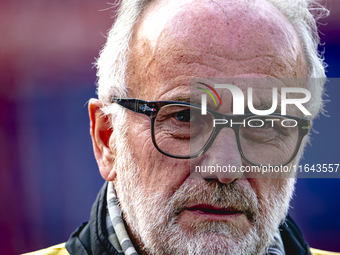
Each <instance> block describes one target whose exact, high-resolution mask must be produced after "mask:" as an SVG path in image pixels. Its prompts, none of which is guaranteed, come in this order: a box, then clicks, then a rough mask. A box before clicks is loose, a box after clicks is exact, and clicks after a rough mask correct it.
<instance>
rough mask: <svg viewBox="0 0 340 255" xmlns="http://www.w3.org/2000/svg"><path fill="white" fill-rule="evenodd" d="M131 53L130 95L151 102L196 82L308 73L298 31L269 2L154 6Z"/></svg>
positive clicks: (191, 1) (192, 1)
mask: <svg viewBox="0 0 340 255" xmlns="http://www.w3.org/2000/svg"><path fill="white" fill-rule="evenodd" d="M131 49H132V52H133V54H132V55H131V61H130V65H129V73H130V74H131V75H130V77H129V79H128V86H129V90H130V91H131V94H133V95H134V97H140V98H144V99H147V100H160V98H161V97H163V95H165V94H167V93H168V92H172V93H175V92H176V90H185V89H188V87H189V83H190V78H193V77H210V78H216V77H218V78H223V77H235V76H237V77H240V76H241V77H242V75H246V76H247V77H249V75H251V74H254V75H255V76H258V75H261V76H262V75H264V76H271V77H277V78H294V77H303V76H304V75H305V72H306V71H305V64H304V58H303V56H302V55H303V54H302V50H301V46H300V43H299V39H298V37H297V35H296V32H295V30H294V28H293V27H292V26H291V24H290V23H289V21H288V20H287V19H286V18H285V17H284V16H283V15H282V14H281V13H280V12H279V11H278V10H277V9H276V8H275V7H274V6H272V5H271V4H269V3H268V2H267V1H265V0H253V1H243V0H241V1H240V0H230V1H216V2H212V1H209V0H184V1H175V0H170V1H154V2H152V3H151V4H150V5H149V6H148V8H147V9H146V10H145V12H144V13H143V15H142V16H141V17H140V19H139V21H138V22H137V24H136V26H135V29H134V35H133V39H132V43H131ZM151 91H152V93H151ZM164 99H166V98H163V100H164Z"/></svg>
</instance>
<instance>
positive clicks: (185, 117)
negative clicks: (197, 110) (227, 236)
mask: <svg viewBox="0 0 340 255" xmlns="http://www.w3.org/2000/svg"><path fill="white" fill-rule="evenodd" d="M174 117H175V118H176V119H177V120H179V121H181V122H189V121H193V119H194V118H193V117H192V116H191V114H190V110H189V109H188V110H184V111H180V112H176V113H174Z"/></svg>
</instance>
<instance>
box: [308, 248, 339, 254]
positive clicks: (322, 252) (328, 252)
mask: <svg viewBox="0 0 340 255" xmlns="http://www.w3.org/2000/svg"><path fill="white" fill-rule="evenodd" d="M310 252H311V253H312V254H313V255H340V253H338V252H330V251H322V250H317V249H313V248H310Z"/></svg>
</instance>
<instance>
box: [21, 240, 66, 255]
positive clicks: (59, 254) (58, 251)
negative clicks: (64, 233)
mask: <svg viewBox="0 0 340 255" xmlns="http://www.w3.org/2000/svg"><path fill="white" fill-rule="evenodd" d="M22 255H70V253H68V251H67V250H66V248H65V243H61V244H57V245H54V246H51V247H49V248H46V249H42V250H39V251H34V252H30V253H25V254H22Z"/></svg>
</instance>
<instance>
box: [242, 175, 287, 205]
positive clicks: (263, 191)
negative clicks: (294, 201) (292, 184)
mask: <svg viewBox="0 0 340 255" xmlns="http://www.w3.org/2000/svg"><path fill="white" fill-rule="evenodd" d="M248 181H249V183H250V185H251V186H252V188H253V190H254V192H255V194H256V196H257V197H258V199H259V201H270V200H271V199H272V197H273V196H275V195H277V194H279V193H280V191H281V190H282V188H283V187H284V185H285V183H286V180H285V179H283V178H249V179H248Z"/></svg>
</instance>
